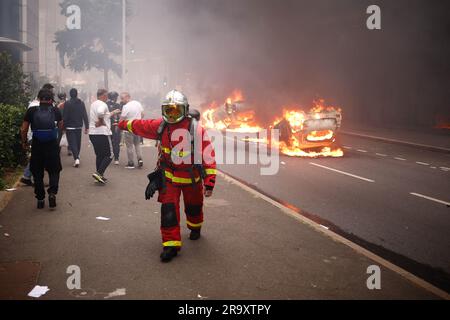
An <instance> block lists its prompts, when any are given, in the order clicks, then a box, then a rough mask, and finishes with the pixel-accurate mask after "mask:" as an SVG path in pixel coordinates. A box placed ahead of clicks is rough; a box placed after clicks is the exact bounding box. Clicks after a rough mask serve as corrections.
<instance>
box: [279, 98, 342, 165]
mask: <svg viewBox="0 0 450 320" xmlns="http://www.w3.org/2000/svg"><path fill="white" fill-rule="evenodd" d="M341 123H342V110H341V109H340V108H335V107H332V106H325V102H324V101H323V100H319V101H316V102H315V106H314V107H313V108H312V109H311V110H310V111H309V112H304V111H285V112H284V116H283V118H282V119H279V120H277V121H276V122H275V123H274V125H273V128H274V129H278V130H279V131H280V146H279V148H280V150H281V152H282V153H284V154H286V155H289V156H300V157H312V158H313V157H342V156H343V155H344V152H343V151H342V149H341V148H340V145H339V129H340V127H341Z"/></svg>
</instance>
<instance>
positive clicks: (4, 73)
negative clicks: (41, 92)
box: [0, 52, 31, 108]
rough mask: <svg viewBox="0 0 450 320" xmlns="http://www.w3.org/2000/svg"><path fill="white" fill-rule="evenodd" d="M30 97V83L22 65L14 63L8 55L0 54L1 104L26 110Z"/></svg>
mask: <svg viewBox="0 0 450 320" xmlns="http://www.w3.org/2000/svg"><path fill="white" fill-rule="evenodd" d="M30 97H31V92H30V82H29V79H28V76H27V75H25V74H24V73H23V70H22V65H21V64H19V63H14V62H13V61H12V58H11V55H9V54H8V53H6V52H0V103H2V104H5V105H13V106H17V107H24V108H25V107H26V106H27V105H28V102H29V100H30Z"/></svg>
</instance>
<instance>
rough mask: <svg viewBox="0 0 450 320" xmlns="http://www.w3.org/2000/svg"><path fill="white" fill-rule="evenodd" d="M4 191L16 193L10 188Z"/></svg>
mask: <svg viewBox="0 0 450 320" xmlns="http://www.w3.org/2000/svg"><path fill="white" fill-rule="evenodd" d="M5 191H6V192H14V191H17V189H16V188H11V189H6V190H5Z"/></svg>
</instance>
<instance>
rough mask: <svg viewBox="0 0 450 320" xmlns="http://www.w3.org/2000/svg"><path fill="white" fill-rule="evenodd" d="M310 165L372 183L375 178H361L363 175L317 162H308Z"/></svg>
mask: <svg viewBox="0 0 450 320" xmlns="http://www.w3.org/2000/svg"><path fill="white" fill-rule="evenodd" d="M310 165H312V166H316V167H319V168H322V169H326V170H329V171H333V172H337V173H340V174H343V175H346V176H349V177H352V178H356V179H359V180H363V181H367V182H372V183H373V182H375V180H372V179H367V178H363V177H360V176H357V175H354V174H351V173H348V172H345V171H341V170H337V169H333V168H330V167H325V166H322V165H320V164H317V163H313V162H310Z"/></svg>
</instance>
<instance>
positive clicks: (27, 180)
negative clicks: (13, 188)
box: [20, 177, 34, 187]
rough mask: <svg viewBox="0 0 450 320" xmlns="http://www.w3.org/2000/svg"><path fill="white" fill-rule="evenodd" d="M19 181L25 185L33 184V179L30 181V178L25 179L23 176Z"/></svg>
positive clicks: (30, 185)
mask: <svg viewBox="0 0 450 320" xmlns="http://www.w3.org/2000/svg"><path fill="white" fill-rule="evenodd" d="M20 182H21V183H23V184H24V185H26V186H27V187H32V186H33V185H34V184H33V181H31V179H27V178H25V177H23V178H22V179H20Z"/></svg>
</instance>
